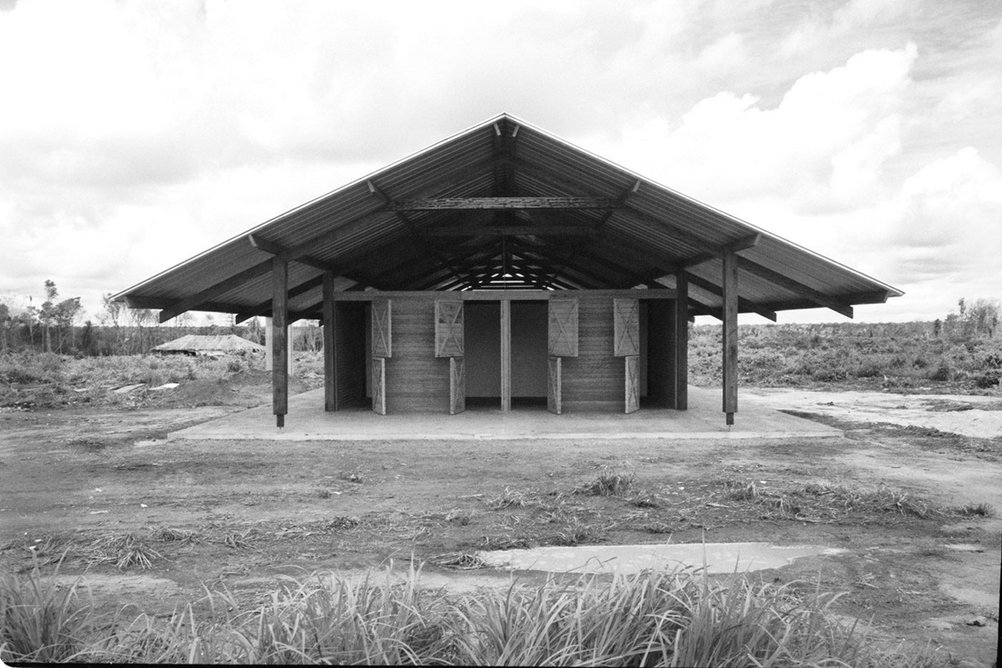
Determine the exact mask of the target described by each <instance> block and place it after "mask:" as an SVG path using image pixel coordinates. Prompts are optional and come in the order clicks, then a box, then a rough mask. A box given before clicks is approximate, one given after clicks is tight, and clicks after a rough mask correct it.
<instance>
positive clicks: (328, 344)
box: [322, 271, 338, 413]
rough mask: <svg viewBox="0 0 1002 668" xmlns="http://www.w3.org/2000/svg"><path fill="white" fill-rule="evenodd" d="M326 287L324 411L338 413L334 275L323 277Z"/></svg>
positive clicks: (324, 307)
mask: <svg viewBox="0 0 1002 668" xmlns="http://www.w3.org/2000/svg"><path fill="white" fill-rule="evenodd" d="M322 279H323V286H324V297H323V299H324V304H323V323H324V410H325V411H327V412H328V413H331V412H333V411H336V410H337V409H338V405H337V364H336V361H335V360H336V359H337V358H336V356H335V351H336V346H337V340H336V339H335V333H334V328H335V323H334V318H335V313H334V274H333V272H330V271H326V272H324V275H323V277H322Z"/></svg>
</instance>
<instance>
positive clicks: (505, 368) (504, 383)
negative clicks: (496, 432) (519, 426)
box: [501, 300, 511, 413]
mask: <svg viewBox="0 0 1002 668" xmlns="http://www.w3.org/2000/svg"><path fill="white" fill-rule="evenodd" d="M510 411H511V302H510V301H509V300H503V301H502V302H501V412H502V413H508V412H510Z"/></svg>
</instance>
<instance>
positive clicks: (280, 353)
mask: <svg viewBox="0 0 1002 668" xmlns="http://www.w3.org/2000/svg"><path fill="white" fill-rule="evenodd" d="M271 286H272V299H271V323H272V328H273V332H272V349H271V354H272V358H271V389H272V407H273V412H274V413H275V424H276V425H277V426H278V427H284V426H285V415H286V414H287V413H288V412H289V347H288V337H289V264H288V262H286V261H285V260H283V259H281V258H278V257H276V258H273V259H272V267H271Z"/></svg>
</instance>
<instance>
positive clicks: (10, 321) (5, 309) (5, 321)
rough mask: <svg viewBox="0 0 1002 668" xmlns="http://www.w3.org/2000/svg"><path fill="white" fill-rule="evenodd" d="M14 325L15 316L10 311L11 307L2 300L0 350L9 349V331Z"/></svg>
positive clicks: (0, 310)
mask: <svg viewBox="0 0 1002 668" xmlns="http://www.w3.org/2000/svg"><path fill="white" fill-rule="evenodd" d="M13 327H14V317H13V316H12V315H11V313H10V307H9V306H7V305H6V304H4V303H3V302H0V352H4V351H6V350H7V346H8V345H9V343H8V341H9V339H10V335H9V333H10V331H11V329H12V328H13Z"/></svg>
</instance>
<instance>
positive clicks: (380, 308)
mask: <svg viewBox="0 0 1002 668" xmlns="http://www.w3.org/2000/svg"><path fill="white" fill-rule="evenodd" d="M390 315H391V307H390V300H389V299H374V300H373V301H372V410H374V411H375V412H377V413H379V414H380V415H386V358H387V357H391V356H392V354H393V346H392V341H393V329H392V319H391V317H390Z"/></svg>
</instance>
